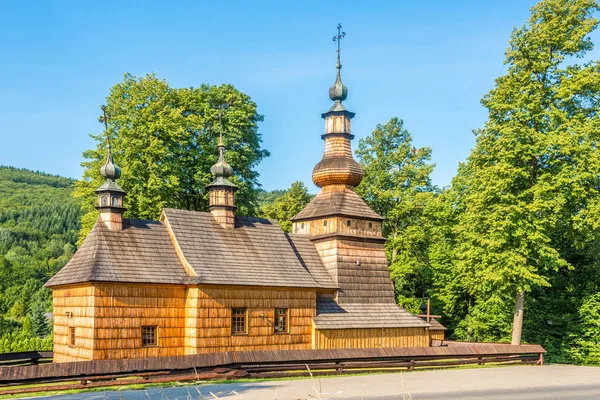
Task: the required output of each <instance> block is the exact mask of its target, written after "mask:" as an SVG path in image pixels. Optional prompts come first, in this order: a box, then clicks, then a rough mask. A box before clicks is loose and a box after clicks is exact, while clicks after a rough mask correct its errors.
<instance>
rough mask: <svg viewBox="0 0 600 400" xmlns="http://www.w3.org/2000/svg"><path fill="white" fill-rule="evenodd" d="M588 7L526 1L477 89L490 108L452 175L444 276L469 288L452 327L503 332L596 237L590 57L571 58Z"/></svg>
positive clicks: (598, 185)
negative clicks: (449, 264)
mask: <svg viewBox="0 0 600 400" xmlns="http://www.w3.org/2000/svg"><path fill="white" fill-rule="evenodd" d="M597 10H598V5H597V3H596V1H593V0H544V1H541V2H540V3H538V4H537V5H536V6H534V7H533V8H532V10H531V17H530V18H529V20H528V22H527V24H526V25H525V26H523V27H521V28H519V29H515V30H514V31H513V33H512V35H511V40H510V46H509V48H508V50H507V52H506V64H507V67H508V71H507V73H506V75H504V76H502V77H500V78H498V79H497V80H496V85H495V88H494V89H493V90H492V91H490V92H489V93H488V94H487V95H486V96H485V97H484V98H483V100H482V103H483V105H484V106H485V107H486V108H487V110H488V112H489V119H488V121H487V122H486V124H485V127H484V128H483V129H481V130H479V131H477V132H475V133H476V136H477V140H476V145H475V148H474V149H473V151H472V153H471V155H470V157H469V159H468V162H467V165H466V166H465V167H464V168H463V173H465V174H467V175H468V179H464V178H459V179H460V181H461V182H462V184H463V185H464V187H463V188H462V191H461V195H460V196H459V198H460V201H461V202H462V205H461V206H460V207H461V209H462V210H463V212H462V213H461V214H460V215H459V216H458V218H457V224H456V227H455V230H454V234H455V235H456V240H455V243H456V246H457V247H456V249H455V253H454V254H455V255H456V257H457V259H456V262H455V268H452V270H451V273H452V274H453V277H452V278H451V279H449V280H450V281H452V282H457V281H460V282H461V286H462V289H463V290H464V293H463V295H461V296H457V297H456V298H463V299H469V300H468V302H469V308H468V311H467V312H466V318H465V319H464V320H463V321H461V323H460V324H459V325H458V329H457V330H456V331H455V334H456V335H457V336H459V337H461V338H469V339H477V340H499V339H507V338H508V337H510V333H511V329H510V327H511V323H510V309H511V308H512V307H513V306H515V304H516V309H519V308H520V307H519V305H520V304H519V303H521V302H522V300H523V296H524V294H525V293H528V292H531V291H532V290H534V289H536V288H539V287H544V286H549V285H550V284H551V281H552V279H551V277H552V276H553V275H554V274H557V273H559V272H562V273H566V272H567V271H568V270H569V269H572V268H575V267H577V262H576V260H578V259H579V258H580V255H581V249H584V248H586V247H587V246H589V245H590V243H591V242H593V241H594V240H595V236H596V234H597V230H596V227H597V226H598V219H597V217H596V216H597V214H596V212H597V210H598V192H599V190H600V179H599V178H600V154H599V153H598V151H597V148H598V139H599V138H600V129H599V128H600V125H599V122H600V121H599V119H598V109H599V106H600V104H599V101H600V92H599V91H600V74H599V72H600V68H599V65H598V63H597V62H595V61H594V62H589V63H587V64H585V65H578V64H575V63H573V60H574V58H581V57H583V56H584V55H585V53H586V52H587V51H589V50H591V49H592V47H593V45H592V42H591V41H590V39H589V37H588V35H589V33H590V32H591V31H593V30H594V29H595V28H596V26H597V20H596V19H595V18H593V14H594V12H595V11H597ZM557 271H558V272H557ZM518 311H519V313H518V315H521V316H522V310H518ZM515 315H516V317H515V322H516V323H517V325H516V326H517V327H518V322H519V321H518V315H517V313H515ZM517 333H518V331H516V332H515V335H514V336H513V339H515V337H517V336H518V335H517Z"/></svg>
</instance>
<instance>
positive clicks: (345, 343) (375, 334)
mask: <svg viewBox="0 0 600 400" xmlns="http://www.w3.org/2000/svg"><path fill="white" fill-rule="evenodd" d="M314 339H315V343H314V348H315V349H374V348H390V347H395V348H398V347H428V346H429V333H428V330H427V329H425V328H368V329H318V330H315V335H314Z"/></svg>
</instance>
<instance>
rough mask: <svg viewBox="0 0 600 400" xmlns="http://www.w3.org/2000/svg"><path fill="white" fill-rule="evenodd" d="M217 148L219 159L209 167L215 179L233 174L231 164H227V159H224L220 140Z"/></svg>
mask: <svg viewBox="0 0 600 400" xmlns="http://www.w3.org/2000/svg"><path fill="white" fill-rule="evenodd" d="M217 148H218V149H219V161H217V162H216V163H215V164H214V165H213V166H212V167H210V172H211V173H212V174H213V176H214V177H215V178H217V179H218V178H229V177H230V176H231V175H233V170H232V169H231V166H230V165H229V164H227V161H225V158H224V156H223V150H224V148H225V146H223V143H222V142H221V143H219V145H218V146H217Z"/></svg>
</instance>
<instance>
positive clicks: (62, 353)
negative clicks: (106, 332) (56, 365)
mask: <svg viewBox="0 0 600 400" xmlns="http://www.w3.org/2000/svg"><path fill="white" fill-rule="evenodd" d="M52 304H53V307H54V362H67V361H85V360H92V359H94V312H95V310H94V288H93V286H90V285H87V286H72V287H68V288H60V289H54V290H53V291H52ZM69 327H76V328H75V329H76V339H75V347H71V346H70V343H69Z"/></svg>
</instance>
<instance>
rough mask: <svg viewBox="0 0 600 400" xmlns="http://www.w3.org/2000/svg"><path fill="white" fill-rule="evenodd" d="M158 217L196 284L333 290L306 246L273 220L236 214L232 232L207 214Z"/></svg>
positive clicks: (178, 213) (168, 212)
mask: <svg viewBox="0 0 600 400" xmlns="http://www.w3.org/2000/svg"><path fill="white" fill-rule="evenodd" d="M163 218H164V219H165V222H166V223H167V224H168V225H169V226H170V228H171V230H172V233H173V236H174V238H175V240H176V242H177V245H178V246H179V248H180V251H181V254H182V255H183V257H184V258H185V260H186V261H187V263H188V264H189V265H190V267H191V268H192V269H193V270H194V272H195V273H196V274H197V275H198V277H197V278H196V281H197V283H201V284H222V285H251V286H273V287H300V288H301V287H306V288H331V289H333V288H335V287H336V285H335V284H334V283H333V281H332V280H331V278H329V279H327V278H326V276H325V274H327V271H326V270H325V269H324V267H323V265H322V263H321V262H317V261H316V259H315V258H314V253H313V252H311V251H310V249H307V248H306V243H304V242H302V240H297V241H296V239H292V238H290V237H289V236H287V235H286V234H285V233H284V232H283V231H282V229H281V227H280V226H279V224H277V222H276V221H272V220H268V219H261V218H249V217H238V216H236V218H235V224H236V226H235V229H225V228H223V227H222V226H221V225H220V224H219V223H218V222H217V221H216V220H215V219H214V218H213V217H212V216H211V214H210V213H206V212H196V211H185V210H176V209H165V210H163ZM313 249H314V246H313ZM314 252H316V250H314Z"/></svg>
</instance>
